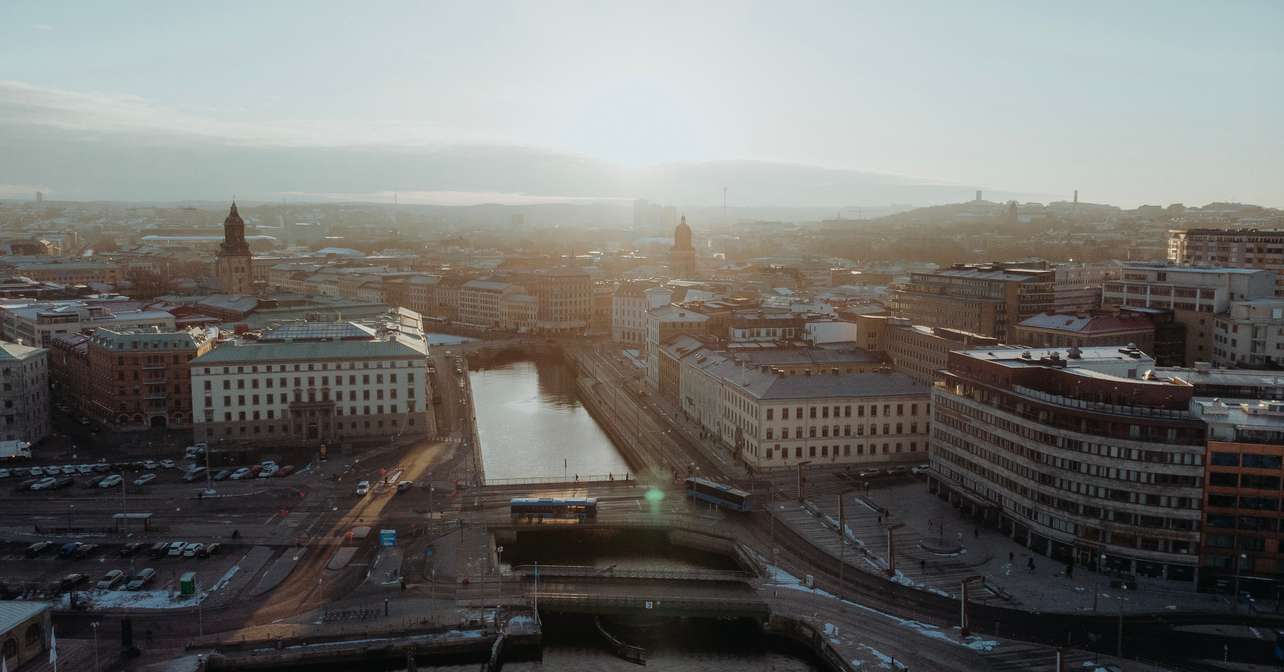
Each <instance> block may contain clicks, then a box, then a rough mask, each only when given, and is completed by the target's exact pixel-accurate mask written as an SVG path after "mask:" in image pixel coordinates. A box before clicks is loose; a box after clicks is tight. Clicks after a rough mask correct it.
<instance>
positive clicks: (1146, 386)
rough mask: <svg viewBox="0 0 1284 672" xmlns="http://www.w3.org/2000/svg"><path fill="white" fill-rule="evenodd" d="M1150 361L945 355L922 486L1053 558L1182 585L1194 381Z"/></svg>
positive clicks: (1196, 454)
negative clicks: (1157, 372)
mask: <svg viewBox="0 0 1284 672" xmlns="http://www.w3.org/2000/svg"><path fill="white" fill-rule="evenodd" d="M1153 365H1154V360H1153V359H1151V358H1150V357H1149V356H1147V355H1145V354H1143V353H1142V352H1141V351H1140V350H1132V349H1127V348H1123V349H1121V348H1116V347H1099V348H1082V349H1071V350H1070V351H1068V352H1067V351H1066V350H1064V349H1060V348H1056V349H1029V350H1027V349H1012V350H965V351H956V352H951V353H950V355H949V363H948V365H947V366H946V370H945V374H944V380H943V381H942V383H941V384H940V385H938V386H936V387H934V388H933V391H932V409H933V416H932V439H931V469H930V472H929V478H928V485H929V490H931V491H933V492H936V493H937V494H938V495H939V496H941V497H943V498H947V499H950V500H951V501H953V502H954V503H955V504H957V505H958V506H960V507H962V508H963V509H964V510H965V511H966V512H969V513H972V514H973V515H976V516H978V517H980V518H982V519H983V520H984V521H985V522H986V523H988V524H990V525H994V526H996V527H998V528H999V529H1000V530H1001V531H1002V532H1004V533H1005V534H1007V535H1009V536H1011V537H1012V538H1013V539H1014V540H1016V541H1017V542H1019V543H1021V544H1023V545H1026V546H1028V547H1029V548H1031V549H1033V550H1034V551H1035V552H1037V553H1040V554H1043V555H1047V556H1049V557H1051V558H1053V559H1054V560H1056V561H1057V562H1061V563H1066V562H1071V561H1073V562H1075V563H1076V564H1082V565H1088V566H1090V567H1097V568H1101V567H1103V564H1104V568H1106V569H1111V570H1119V571H1125V572H1132V573H1136V574H1140V575H1144V576H1150V577H1164V578H1167V579H1170V580H1173V581H1181V582H1190V581H1194V580H1195V578H1196V574H1197V566H1198V561H1199V560H1198V559H1199V534H1200V533H1199V528H1200V518H1201V512H1200V508H1201V504H1202V499H1203V479H1204V425H1203V423H1202V422H1201V421H1200V420H1199V419H1198V418H1197V417H1195V416H1194V415H1193V414H1192V413H1191V411H1190V409H1189V406H1190V402H1191V399H1192V398H1193V394H1194V386H1192V385H1191V384H1190V383H1188V382H1185V381H1183V380H1180V379H1178V378H1170V379H1166V378H1161V377H1150V376H1147V375H1146V374H1145V372H1146V371H1147V370H1149V369H1150V368H1152V367H1153ZM1103 558H1104V561H1103Z"/></svg>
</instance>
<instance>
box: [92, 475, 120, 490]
mask: <svg viewBox="0 0 1284 672" xmlns="http://www.w3.org/2000/svg"><path fill="white" fill-rule="evenodd" d="M124 480H125V479H124V478H121V476H120V474H112V475H110V476H104V477H103V480H101V481H98V487H100V488H114V487H116V486H118V485H120V484H121V482H123V481H124Z"/></svg>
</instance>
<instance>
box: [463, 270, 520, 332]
mask: <svg viewBox="0 0 1284 672" xmlns="http://www.w3.org/2000/svg"><path fill="white" fill-rule="evenodd" d="M523 293H525V290H524V289H523V288H522V287H519V286H517V285H514V284H511V283H507V282H495V281H492V280H470V281H468V282H465V283H464V284H463V286H461V287H460V288H459V316H458V317H457V318H456V320H457V321H458V322H461V323H463V324H466V325H468V326H472V327H478V328H482V329H485V328H489V327H498V326H499V325H500V323H501V321H502V319H503V315H502V314H501V307H502V306H503V304H504V301H505V300H506V299H507V298H508V297H510V296H513V295H516V294H523Z"/></svg>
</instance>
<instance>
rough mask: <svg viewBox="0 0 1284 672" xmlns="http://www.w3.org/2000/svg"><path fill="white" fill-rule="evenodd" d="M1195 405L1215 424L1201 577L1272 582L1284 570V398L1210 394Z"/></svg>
mask: <svg viewBox="0 0 1284 672" xmlns="http://www.w3.org/2000/svg"><path fill="white" fill-rule="evenodd" d="M1191 410H1192V411H1193V412H1194V413H1195V415H1196V416H1197V417H1199V418H1200V419H1201V420H1203V421H1204V423H1205V424H1206V425H1207V427H1208V459H1207V460H1206V461H1205V474H1204V478H1205V483H1206V487H1205V490H1204V518H1203V543H1202V544H1200V553H1199V559H1200V583H1201V584H1202V585H1203V586H1205V587H1209V588H1211V587H1213V586H1215V585H1216V584H1217V583H1218V582H1219V581H1220V582H1221V583H1224V584H1229V583H1230V581H1231V580H1232V577H1234V576H1237V575H1243V576H1246V577H1258V578H1263V579H1269V580H1270V581H1271V583H1272V584H1273V582H1274V580H1275V579H1276V578H1277V577H1278V576H1279V575H1280V574H1282V573H1284V544H1282V543H1281V542H1282V541H1284V536H1282V535H1284V528H1281V526H1280V522H1281V520H1282V519H1284V513H1281V509H1280V484H1281V477H1282V476H1284V402H1281V401H1238V400H1233V401H1223V400H1222V399H1210V398H1206V397H1205V398H1201V399H1196V400H1195V401H1194V402H1193V403H1192V404H1191ZM1225 587H1226V588H1230V586H1229V585H1226V586H1225ZM1254 592H1257V591H1254ZM1268 594H1269V595H1271V596H1273V594H1274V593H1273V591H1271V592H1269V593H1268Z"/></svg>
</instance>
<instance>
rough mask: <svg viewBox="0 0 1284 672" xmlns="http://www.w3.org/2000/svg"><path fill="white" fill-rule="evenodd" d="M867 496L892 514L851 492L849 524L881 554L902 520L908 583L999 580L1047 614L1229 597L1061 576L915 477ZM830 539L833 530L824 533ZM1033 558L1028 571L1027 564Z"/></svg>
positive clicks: (1086, 575) (1217, 606)
mask: <svg viewBox="0 0 1284 672" xmlns="http://www.w3.org/2000/svg"><path fill="white" fill-rule="evenodd" d="M868 501H870V502H872V503H874V504H875V505H877V506H880V507H883V508H884V509H886V510H887V511H888V513H889V514H890V515H888V516H884V517H883V519H882V521H881V522H880V521H879V514H878V513H877V512H875V511H874V510H872V509H870V508H869V507H868V506H866V505H865V504H864V503H862V502H861V501H860V498H859V497H857V496H849V497H848V499H847V500H846V502H845V504H846V509H847V516H848V527H849V528H850V529H851V530H852V532H853V534H855V536H856V537H858V538H859V539H860V540H861V542H863V543H864V544H865V545H866V547H867V548H868V549H869V550H870V551H871V552H872V553H874V554H875V555H877V556H878V557H880V558H883V559H886V553H887V545H886V533H885V531H884V530H885V527H886V525H888V524H891V523H902V524H903V525H904V527H902V528H899V529H898V530H897V532H896V539H897V549H898V550H897V568H898V569H899V570H901V571H902V572H904V574H905V576H906V577H907V578H908V580H909V581H911V582H913V583H915V584H919V585H922V586H924V587H927V588H928V589H931V588H939V589H941V590H944V591H945V592H947V593H949V594H950V595H955V596H956V595H957V594H958V590H959V585H958V581H959V580H960V579H962V578H963V575H965V574H966V575H981V576H984V577H985V580H986V583H987V584H989V585H993V586H997V587H999V588H1001V589H1002V591H1003V592H1004V593H1006V594H1008V595H1010V597H1011V601H1010V602H1006V603H1007V604H1010V605H1012V606H1019V607H1024V608H1026V609H1034V610H1039V611H1051V612H1058V611H1060V612H1080V613H1083V612H1092V611H1094V609H1095V610H1096V611H1100V612H1105V613H1110V614H1113V613H1118V611H1119V610H1120V604H1119V599H1120V598H1121V597H1122V598H1123V600H1124V603H1123V605H1122V610H1123V611H1124V612H1138V611H1144V612H1162V611H1178V610H1181V611H1190V610H1201V611H1216V610H1228V609H1229V608H1230V603H1229V600H1228V599H1227V598H1225V597H1223V596H1220V595H1211V594H1206V593H1197V592H1195V589H1194V585H1193V584H1189V583H1184V582H1174V581H1166V580H1163V579H1150V578H1145V577H1138V579H1137V580H1138V590H1136V591H1129V592H1127V593H1126V594H1121V591H1119V590H1118V589H1115V588H1111V587H1110V579H1109V577H1108V576H1106V575H1104V574H1101V573H1098V572H1093V571H1091V570H1089V569H1087V568H1086V567H1081V566H1076V567H1075V568H1074V572H1073V575H1072V576H1071V577H1069V578H1067V577H1066V575H1065V571H1066V566H1065V564H1064V563H1060V562H1055V561H1053V560H1052V559H1050V558H1048V557H1047V556H1044V555H1039V554H1037V553H1035V552H1033V551H1031V550H1030V549H1028V548H1026V547H1024V546H1022V545H1020V544H1018V543H1016V542H1014V541H1012V540H1011V539H1010V538H1008V537H1007V536H1006V535H1004V534H1002V533H1001V532H999V531H998V530H995V529H992V528H987V527H984V526H977V525H975V524H974V523H973V521H972V520H971V519H967V518H964V517H963V516H962V514H961V513H960V512H959V511H958V510H956V509H955V508H954V507H952V506H950V504H949V503H948V502H946V501H944V500H942V499H940V498H938V497H936V496H934V495H932V494H930V493H929V492H927V488H926V486H925V485H924V484H923V483H922V482H919V481H915V482H913V483H904V484H897V485H891V486H883V487H875V488H873V489H872V490H871V491H870V494H869V497H868ZM815 504H816V505H817V506H818V507H820V508H821V509H822V510H823V511H824V512H825V513H827V514H828V515H830V516H833V517H834V518H835V519H836V518H837V515H838V501H837V497H836V496H834V495H829V496H821V497H819V498H818V501H816V502H815ZM830 536H831V537H833V536H834V535H833V533H832V532H830ZM923 540H930V541H932V542H938V541H944V542H945V543H946V545H950V544H949V542H951V541H953V542H954V544H957V545H959V546H961V550H960V552H959V553H958V554H957V555H954V556H950V557H943V556H941V555H936V554H933V553H929V552H927V551H926V550H924V549H923V548H921V547H920V546H919V542H920V541H923ZM1031 561H1033V569H1031V564H1030V563H1031Z"/></svg>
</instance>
